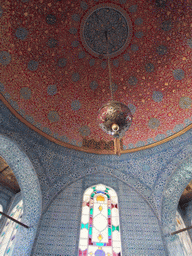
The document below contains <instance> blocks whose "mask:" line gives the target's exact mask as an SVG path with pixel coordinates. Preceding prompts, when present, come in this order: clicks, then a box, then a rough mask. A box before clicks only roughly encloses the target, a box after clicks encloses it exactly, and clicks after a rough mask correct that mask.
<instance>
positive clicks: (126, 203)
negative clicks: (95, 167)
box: [32, 174, 166, 256]
mask: <svg viewBox="0 0 192 256" xmlns="http://www.w3.org/2000/svg"><path fill="white" fill-rule="evenodd" d="M98 183H103V184H106V185H108V186H110V187H112V188H113V189H115V190H116V192H117V194H118V199H119V207H120V224H121V226H120V228H121V235H122V251H123V255H124V256H128V255H131V256H134V255H135V256H142V255H143V256H147V255H153V256H154V255H156V256H158V255H159V256H160V255H161V256H163V255H166V254H165V250H164V245H163V241H162V237H161V230H160V227H159V224H158V220H157V218H156V216H155V214H154V212H153V211H152V210H151V208H150V207H149V205H148V204H147V203H146V201H145V200H144V199H143V198H142V197H141V196H140V195H139V194H138V193H137V192H135V191H134V190H133V189H132V188H130V187H129V186H127V185H126V184H124V183H123V182H121V181H119V180H118V179H115V178H113V177H112V176H110V175H103V174H97V175H89V176H87V177H86V178H83V179H81V180H79V181H77V182H75V183H73V184H71V185H70V186H68V187H67V188H66V189H64V190H63V191H62V192H61V193H60V194H59V195H58V196H57V197H56V198H55V199H54V200H53V202H52V204H51V205H50V207H49V208H48V210H47V212H46V213H45V214H44V215H43V217H42V220H41V225H40V227H39V231H38V235H37V239H36V242H35V244H34V248H33V251H32V255H33V256H37V255H42V256H43V255H49V256H55V255H58V256H59V255H62V256H76V255H78V253H77V251H78V238H79V231H80V218H81V202H82V196H83V192H84V190H85V189H86V188H88V187H89V186H92V185H94V184H98Z"/></svg>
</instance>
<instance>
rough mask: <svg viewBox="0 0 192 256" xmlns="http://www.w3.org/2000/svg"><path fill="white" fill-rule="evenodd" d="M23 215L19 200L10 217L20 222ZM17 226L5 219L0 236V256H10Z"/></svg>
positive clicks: (21, 204) (21, 202) (21, 203)
mask: <svg viewBox="0 0 192 256" xmlns="http://www.w3.org/2000/svg"><path fill="white" fill-rule="evenodd" d="M22 214H23V201H22V200H21V201H20V202H19V203H18V204H17V205H16V206H15V207H14V208H13V210H12V211H11V214H10V216H11V217H13V218H14V219H16V220H18V221H21V218H22ZM18 227H19V225H18V224H17V223H15V222H13V221H11V220H9V219H7V221H6V223H5V226H4V228H3V231H2V233H1V236H0V255H2V256H5V255H9V256H10V255H11V254H12V251H13V248H14V244H15V240H16V239H15V235H16V233H17V229H18Z"/></svg>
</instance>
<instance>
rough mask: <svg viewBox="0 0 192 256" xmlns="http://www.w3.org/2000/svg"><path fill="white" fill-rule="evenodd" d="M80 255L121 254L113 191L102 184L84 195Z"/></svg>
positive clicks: (113, 255)
mask: <svg viewBox="0 0 192 256" xmlns="http://www.w3.org/2000/svg"><path fill="white" fill-rule="evenodd" d="M78 255H79V256H86V255H91V256H122V252H121V234H120V224H119V208H118V198H117V194H116V192H115V191H114V190H113V189H112V188H110V187H107V186H105V185H103V184H98V185H95V186H92V187H90V188H88V189H87V190H86V191H85V193H84V195H83V204H82V215H81V229H80V239H79V254H78Z"/></svg>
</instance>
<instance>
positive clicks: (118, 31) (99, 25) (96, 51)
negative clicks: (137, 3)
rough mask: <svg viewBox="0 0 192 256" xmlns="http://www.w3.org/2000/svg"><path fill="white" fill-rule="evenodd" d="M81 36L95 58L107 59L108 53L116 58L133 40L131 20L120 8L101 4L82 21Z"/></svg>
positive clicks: (91, 10)
mask: <svg viewBox="0 0 192 256" xmlns="http://www.w3.org/2000/svg"><path fill="white" fill-rule="evenodd" d="M80 35H81V40H82V43H83V45H84V47H85V48H86V49H87V50H88V51H89V53H90V54H92V55H93V56H96V57H98V56H102V57H106V56H107V52H108V53H109V54H110V56H111V57H115V56H117V55H119V54H120V53H121V52H122V51H124V50H125V48H126V47H127V46H128V44H129V42H130V40H131V36H132V24H131V20H130V18H129V16H128V14H127V13H126V12H125V11H124V10H123V9H122V8H120V7H119V6H116V5H114V4H100V5H97V6H95V7H94V8H92V9H90V10H89V11H88V12H87V13H86V15H85V16H84V18H83V19H82V22H81V27H80ZM106 35H107V37H108V44H107V40H106ZM107 48H108V49H107Z"/></svg>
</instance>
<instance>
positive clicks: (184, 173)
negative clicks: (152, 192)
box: [161, 154, 192, 256]
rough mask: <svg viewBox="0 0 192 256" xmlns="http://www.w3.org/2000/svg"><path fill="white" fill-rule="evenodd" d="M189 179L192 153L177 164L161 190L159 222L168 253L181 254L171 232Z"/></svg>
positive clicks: (191, 176)
mask: <svg viewBox="0 0 192 256" xmlns="http://www.w3.org/2000/svg"><path fill="white" fill-rule="evenodd" d="M191 179H192V155H191V154H190V155H188V157H186V158H185V159H184V160H183V161H182V162H181V163H180V165H178V166H177V168H176V169H175V171H174V172H173V173H172V175H171V176H170V178H169V180H168V181H167V184H166V187H165V189H164V191H163V199H162V211H161V223H162V231H163V235H164V237H165V240H166V243H167V248H168V252H169V255H179V256H182V255H183V254H181V253H182V252H181V251H180V252H179V253H180V254H178V251H179V250H180V249H179V247H178V246H179V236H178V235H174V236H172V235H171V232H174V231H175V230H176V223H175V217H176V211H177V206H178V203H179V199H180V197H181V195H182V193H183V191H184V189H185V187H186V186H187V185H188V183H189V182H190V181H191Z"/></svg>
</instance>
